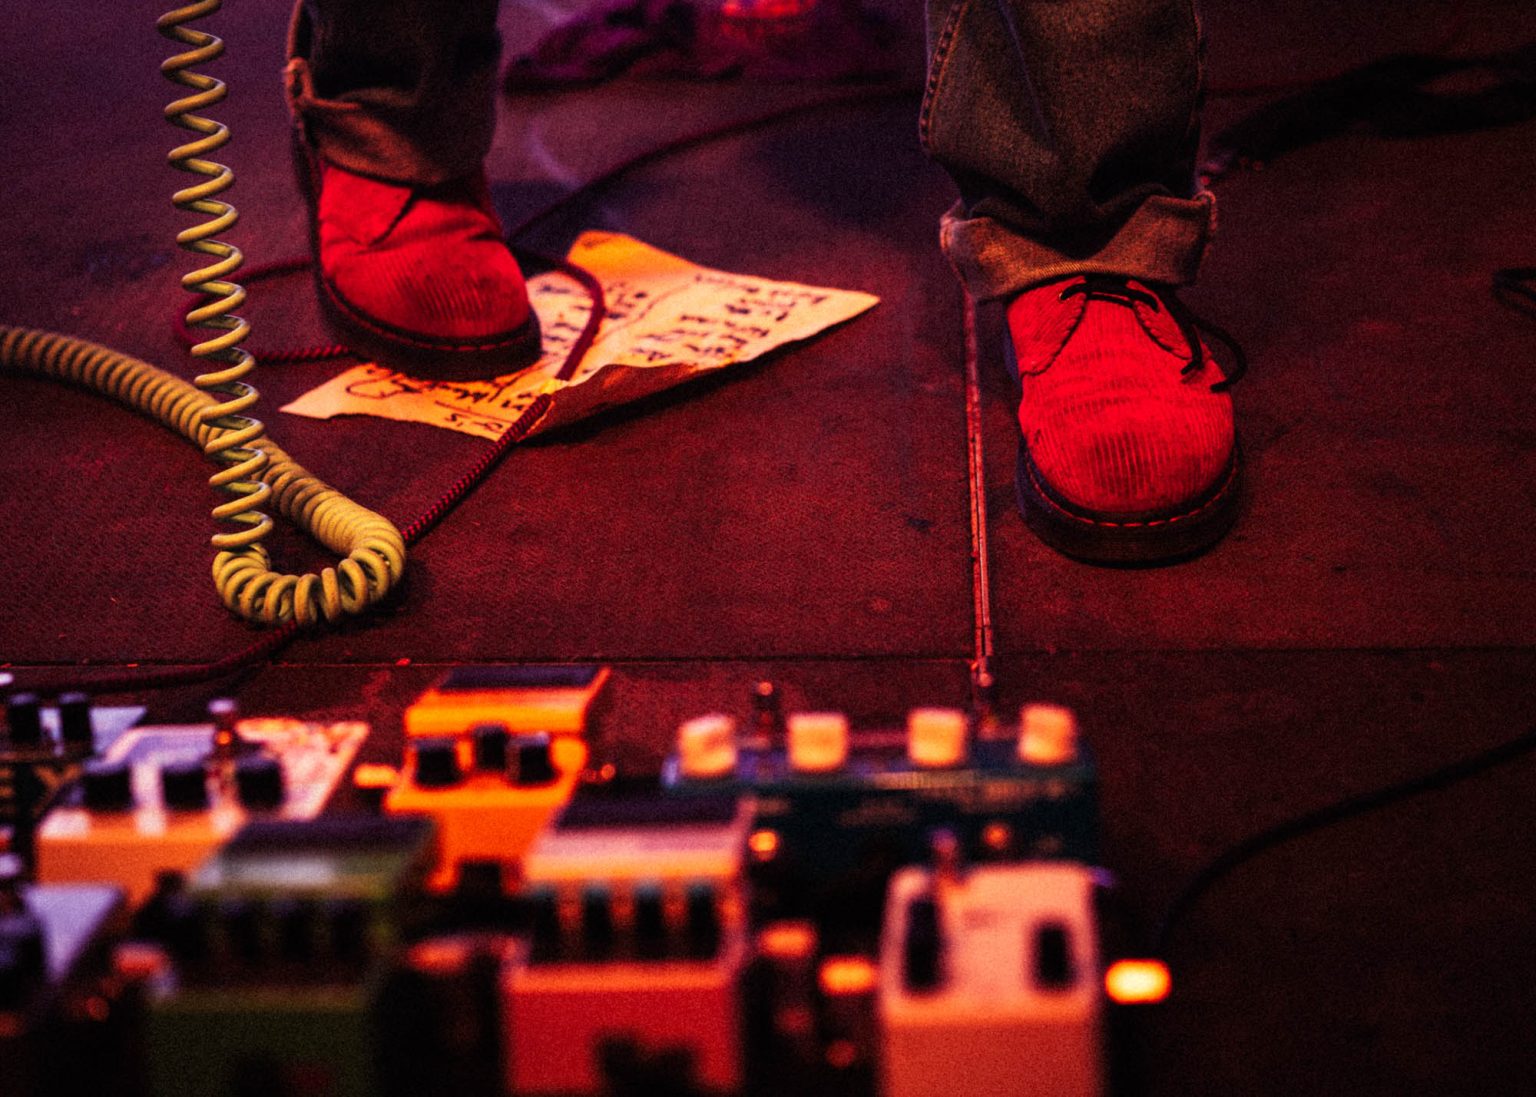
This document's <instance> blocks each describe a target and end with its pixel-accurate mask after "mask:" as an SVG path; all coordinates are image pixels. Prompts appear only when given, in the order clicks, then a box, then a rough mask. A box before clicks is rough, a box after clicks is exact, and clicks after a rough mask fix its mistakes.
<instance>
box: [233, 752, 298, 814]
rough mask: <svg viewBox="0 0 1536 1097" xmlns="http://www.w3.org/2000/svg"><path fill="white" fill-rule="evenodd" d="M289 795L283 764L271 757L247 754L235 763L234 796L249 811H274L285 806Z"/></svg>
mask: <svg viewBox="0 0 1536 1097" xmlns="http://www.w3.org/2000/svg"><path fill="white" fill-rule="evenodd" d="M286 793H287V789H286V788H285V787H284V781H283V764H282V763H281V762H279V761H278V760H277V759H276V758H274V757H272V755H270V754H247V755H245V756H244V757H243V758H241V759H239V760H238V761H236V762H235V795H236V796H238V797H239V799H240V806H241V807H243V808H245V809H246V810H248V811H271V810H273V809H274V808H279V807H282V806H283V797H284V795H285V794H286Z"/></svg>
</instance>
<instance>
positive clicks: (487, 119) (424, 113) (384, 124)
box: [283, 2, 495, 186]
mask: <svg viewBox="0 0 1536 1097" xmlns="http://www.w3.org/2000/svg"><path fill="white" fill-rule="evenodd" d="M311 39H312V28H311V27H310V25H309V17H308V14H307V13H306V12H305V10H304V4H303V3H302V2H298V3H295V5H294V11H293V17H292V19H291V20H290V22H289V25H288V64H287V66H286V67H285V68H284V69H283V87H284V90H285V92H286V94H287V98H288V109H289V110H290V111H291V112H292V115H293V119H294V124H295V125H296V126H297V127H298V128H299V131H300V135H301V137H302V138H303V139H304V140H306V141H308V142H310V143H311V144H313V145H314V147H315V149H316V150H317V151H318V152H319V154H320V156H321V157H322V158H324V159H325V160H326V161H328V162H329V163H332V164H335V165H336V166H337V167H341V168H345V169H346V170H348V171H352V172H356V173H357V174H359V175H366V176H369V177H371V178H374V179H383V180H386V181H388V182H392V183H402V184H406V185H410V186H432V185H434V184H437V183H442V182H444V181H446V180H449V179H456V178H458V177H460V176H463V175H468V174H469V173H470V172H473V171H476V170H478V169H479V167H480V165H481V164H482V163H483V161H484V159H485V155H486V153H487V152H488V151H489V150H490V145H491V135H492V131H493V130H494V127H495V102H494V93H493V92H492V91H491V88H490V85H489V83H486V81H490V80H494V78H495V66H494V65H492V66H491V69H490V73H489V75H485V74H482V76H481V83H480V84H477V85H475V86H468V85H466V86H463V87H456V88H452V89H433V92H434V93H433V94H428V95H423V94H422V93H421V92H420V91H419V90H418V91H415V92H406V91H401V90H397V89H391V88H365V89H362V90H358V91H352V92H348V93H346V94H345V95H344V96H343V97H341V98H335V99H332V98H326V97H325V96H322V95H320V94H319V93H317V92H316V90H315V79H314V73H313V71H312V69H311V66H310V63H309V52H310V45H311ZM448 91H452V92H453V93H454V94H451V95H450V94H447V92H448Z"/></svg>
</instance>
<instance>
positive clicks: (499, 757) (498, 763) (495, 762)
mask: <svg viewBox="0 0 1536 1097" xmlns="http://www.w3.org/2000/svg"><path fill="white" fill-rule="evenodd" d="M469 734H470V737H471V738H472V739H473V740H474V743H475V770H476V771H477V772H479V773H505V772H506V771H507V740H508V739H509V738H511V733H510V732H508V731H507V725H506V724H480V725H478V726H477V727H476V728H475V729H474V730H473V731H471V732H470V733H469Z"/></svg>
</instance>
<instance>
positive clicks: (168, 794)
mask: <svg viewBox="0 0 1536 1097" xmlns="http://www.w3.org/2000/svg"><path fill="white" fill-rule="evenodd" d="M160 799H161V800H162V801H164V803H165V806H166V807H167V808H170V809H171V810H172V811H201V810H203V809H204V808H206V807H207V806H208V774H207V771H206V770H204V769H203V763H202V761H201V760H200V759H189V760H185V761H180V762H167V763H166V764H165V765H164V766H162V767H161V769H160Z"/></svg>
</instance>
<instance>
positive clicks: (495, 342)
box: [318, 274, 533, 351]
mask: <svg viewBox="0 0 1536 1097" xmlns="http://www.w3.org/2000/svg"><path fill="white" fill-rule="evenodd" d="M318 281H319V282H320V287H321V288H322V289H324V290H325V293H326V296H327V297H329V298H330V299H331V302H332V303H333V304H334V305H335V306H336V307H337V308H339V309H342V310H343V311H345V312H346V314H347V318H348V319H349V320H351V321H352V322H354V323H356V324H357V325H359V326H360V327H364V328H367V329H368V330H369V331H371V332H373V334H375V335H377V336H380V337H381V338H385V339H394V340H397V341H399V342H402V343H408V344H410V345H411V346H415V347H421V348H423V349H426V350H445V351H453V350H494V349H496V348H498V347H505V346H511V345H512V344H514V343H517V342H519V341H520V340H521V336H522V334H523V333H524V332H525V331H526V330H527V328H528V320H527V319H525V320H524V321H523V322H522V323H521V324H519V325H518V326H517V327H515V328H510V329H508V331H509V334H508V335H506V336H505V337H500V336H496V335H490V336H487V337H486V338H485V339H484V340H480V341H477V342H473V343H456V342H451V341H449V340H447V339H436V340H434V339H433V338H432V337H431V336H430V335H423V334H419V333H414V332H408V331H405V330H403V329H401V328H396V327H388V326H384V325H383V324H382V322H381V321H379V320H375V319H374V318H373V317H371V316H369V315H368V314H367V313H365V312H362V311H361V310H360V309H359V308H358V307H357V306H356V305H354V304H352V302H350V301H348V300H347V299H346V298H345V297H344V296H342V293H341V290H339V289H337V288H336V287H335V286H334V285H332V284H331V281H330V279H329V278H326V277H325V275H323V274H322V275H321V276H320V278H319V279H318ZM532 317H533V309H532V308H531V307H530V308H529V310H528V318H529V319H531V318H532Z"/></svg>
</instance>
